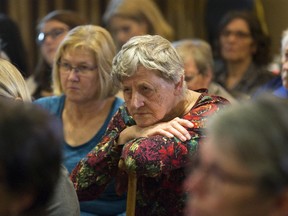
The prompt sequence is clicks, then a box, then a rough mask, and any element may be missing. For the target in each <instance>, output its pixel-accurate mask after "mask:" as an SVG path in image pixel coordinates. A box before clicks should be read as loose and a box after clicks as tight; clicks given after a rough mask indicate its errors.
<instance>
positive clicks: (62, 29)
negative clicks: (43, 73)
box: [38, 20, 69, 66]
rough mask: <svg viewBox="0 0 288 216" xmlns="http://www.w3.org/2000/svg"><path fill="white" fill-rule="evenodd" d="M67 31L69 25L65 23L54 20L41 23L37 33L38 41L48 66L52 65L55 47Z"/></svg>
mask: <svg viewBox="0 0 288 216" xmlns="http://www.w3.org/2000/svg"><path fill="white" fill-rule="evenodd" d="M68 31H69V27H68V26H67V25H66V24H65V23H62V22H59V21H56V20H51V21H48V22H46V23H44V24H43V25H42V28H41V29H40V33H39V35H38V43H39V45H40V49H41V54H42V56H43V58H44V59H45V61H46V62H47V63H48V64H49V65H50V66H52V65H53V60H54V57H55V54H56V51H57V48H58V46H59V44H60V43H61V41H62V40H63V39H64V37H65V35H66V34H67V33H68Z"/></svg>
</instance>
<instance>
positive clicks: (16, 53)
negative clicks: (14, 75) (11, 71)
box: [0, 14, 30, 78]
mask: <svg viewBox="0 0 288 216" xmlns="http://www.w3.org/2000/svg"><path fill="white" fill-rule="evenodd" d="M0 51H1V53H4V55H5V59H7V60H9V61H10V62H11V63H12V64H13V65H15V66H16V67H17V69H18V70H19V71H20V72H21V74H22V76H23V77H24V78H27V77H28V76H29V75H30V72H29V69H28V64H27V59H26V58H25V57H26V49H25V46H24V43H23V40H22V35H21V32H20V29H19V27H18V25H17V24H16V23H15V22H14V21H13V20H12V19H11V18H10V17H8V16H6V15H5V14H0Z"/></svg>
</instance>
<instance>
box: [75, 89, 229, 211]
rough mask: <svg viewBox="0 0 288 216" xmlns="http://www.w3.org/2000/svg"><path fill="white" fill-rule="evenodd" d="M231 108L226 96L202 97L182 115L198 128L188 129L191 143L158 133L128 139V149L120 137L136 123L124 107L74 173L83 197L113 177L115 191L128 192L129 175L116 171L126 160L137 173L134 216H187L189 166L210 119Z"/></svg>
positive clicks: (93, 194) (97, 191)
mask: <svg viewBox="0 0 288 216" xmlns="http://www.w3.org/2000/svg"><path fill="white" fill-rule="evenodd" d="M227 104H229V102H228V101H227V100H226V99H224V98H222V97H219V96H209V95H207V94H206V93H203V94H201V95H200V97H199V99H198V101H197V102H196V103H195V105H194V106H193V107H192V109H191V110H190V112H189V113H187V114H185V115H184V116H182V118H183V119H187V120H189V121H191V122H192V123H193V124H194V127H193V128H189V129H188V130H189V133H190V135H191V137H192V138H191V139H190V140H188V141H185V142H182V141H180V140H179V139H178V138H176V137H174V138H168V137H164V136H160V135H155V136H151V137H140V138H136V139H133V140H130V141H129V142H127V143H126V144H125V145H124V146H123V145H116V144H117V139H118V136H119V133H120V132H121V131H123V130H124V129H125V128H126V127H129V126H132V125H135V121H134V120H133V118H132V117H131V116H130V115H129V113H128V111H127V108H126V107H125V106H122V107H121V108H120V109H119V110H118V112H117V113H116V115H115V116H114V118H113V119H112V121H111V122H110V124H109V126H108V128H107V131H106V133H105V135H104V137H103V139H102V141H101V142H100V143H99V144H98V145H97V146H96V147H95V148H94V149H93V150H92V151H91V152H90V153H88V155H87V156H86V157H85V158H84V159H82V160H81V161H80V162H79V163H78V165H77V166H76V168H75V169H74V170H73V172H72V174H71V179H72V181H73V183H74V186H75V188H76V190H77V194H78V197H79V199H80V200H89V199H95V197H97V196H98V195H99V194H100V193H101V192H103V191H104V189H105V187H106V186H107V184H108V183H109V181H110V180H111V179H112V178H113V177H116V181H117V185H116V189H117V191H118V192H119V193H121V192H124V191H125V189H126V187H127V176H126V174H124V172H122V171H121V170H120V169H118V162H119V160H120V158H122V160H123V161H124V164H125V167H126V169H127V170H129V172H134V173H136V175H137V192H136V193H137V195H136V213H135V214H136V215H140V216H142V215H143V216H144V215H145V216H147V215H149V216H153V215H155V216H162V215H163V216H164V215H165V216H167V215H173V216H177V215H183V210H184V205H185V192H184V191H183V188H182V183H183V181H184V179H185V178H186V172H185V171H186V168H185V167H187V165H188V163H189V161H190V159H191V156H192V155H193V154H195V152H196V150H197V149H198V144H199V140H200V139H201V138H202V137H204V134H203V130H202V129H203V128H205V124H206V121H207V119H208V118H209V116H211V115H213V114H214V113H217V112H218V111H219V110H221V109H222V107H223V105H227Z"/></svg>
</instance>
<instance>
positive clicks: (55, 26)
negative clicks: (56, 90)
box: [27, 10, 87, 99]
mask: <svg viewBox="0 0 288 216" xmlns="http://www.w3.org/2000/svg"><path fill="white" fill-rule="evenodd" d="M84 24H87V21H86V19H85V18H83V17H81V16H80V15H79V14H78V13H76V12H74V11H70V10H55V11H52V12H50V13H49V14H47V15H46V16H45V17H44V18H42V19H41V20H40V22H39V24H38V25H37V32H38V36H37V39H36V40H37V44H38V45H39V48H40V53H39V59H38V63H37V65H36V68H35V71H34V73H33V75H32V76H31V77H30V78H29V79H28V80H27V84H28V86H29V89H30V92H31V94H32V96H33V98H35V99H37V98H39V97H43V96H49V95H52V87H51V83H52V65H53V60H54V57H55V53H56V51H57V48H58V46H59V44H60V43H61V41H62V40H63V38H64V37H65V35H66V34H67V33H68V31H69V30H70V29H72V28H74V27H75V26H78V25H84Z"/></svg>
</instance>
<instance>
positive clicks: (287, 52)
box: [274, 29, 288, 99]
mask: <svg viewBox="0 0 288 216" xmlns="http://www.w3.org/2000/svg"><path fill="white" fill-rule="evenodd" d="M281 62H282V70H281V80H282V86H280V87H279V88H278V89H276V90H275V91H274V95H276V96H278V97H281V98H286V99H288V29H286V30H285V31H284V32H283V36H282V41H281Z"/></svg>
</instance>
